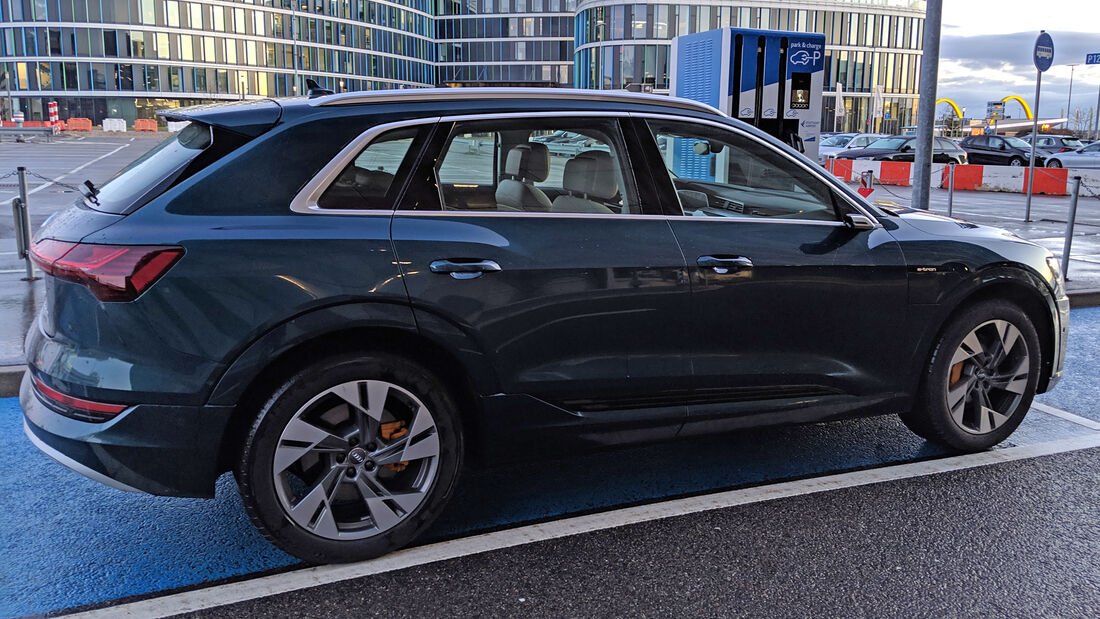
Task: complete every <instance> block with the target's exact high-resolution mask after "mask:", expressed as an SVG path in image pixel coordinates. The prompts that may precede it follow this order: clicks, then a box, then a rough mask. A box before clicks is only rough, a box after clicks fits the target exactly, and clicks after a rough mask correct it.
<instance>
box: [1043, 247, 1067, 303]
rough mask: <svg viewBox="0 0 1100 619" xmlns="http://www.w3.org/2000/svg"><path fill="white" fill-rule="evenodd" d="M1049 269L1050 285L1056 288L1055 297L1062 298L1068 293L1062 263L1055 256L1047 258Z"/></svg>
mask: <svg viewBox="0 0 1100 619" xmlns="http://www.w3.org/2000/svg"><path fill="white" fill-rule="evenodd" d="M1047 268H1048V269H1050V279H1051V282H1050V284H1051V286H1053V287H1054V296H1055V297H1056V298H1061V297H1062V295H1064V294H1065V293H1066V278H1065V275H1063V274H1062V262H1061V261H1060V260H1058V258H1057V257H1055V256H1047Z"/></svg>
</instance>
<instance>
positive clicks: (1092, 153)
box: [1047, 142, 1100, 168]
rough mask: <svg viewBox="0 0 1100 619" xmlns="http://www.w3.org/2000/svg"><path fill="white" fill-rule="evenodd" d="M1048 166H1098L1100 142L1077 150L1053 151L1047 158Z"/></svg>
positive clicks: (1099, 164)
mask: <svg viewBox="0 0 1100 619" xmlns="http://www.w3.org/2000/svg"><path fill="white" fill-rule="evenodd" d="M1047 167H1048V168H1100V142H1093V143H1092V144H1089V145H1088V146H1082V147H1081V148H1078V149H1077V150H1073V151H1069V152H1066V153H1055V154H1053V155H1051V156H1050V158H1049V159H1047Z"/></svg>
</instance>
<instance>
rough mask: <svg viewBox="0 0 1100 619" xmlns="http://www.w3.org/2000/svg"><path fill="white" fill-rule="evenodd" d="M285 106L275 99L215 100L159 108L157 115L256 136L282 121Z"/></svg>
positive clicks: (171, 119) (252, 136)
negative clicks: (223, 101) (202, 103)
mask: <svg viewBox="0 0 1100 619" xmlns="http://www.w3.org/2000/svg"><path fill="white" fill-rule="evenodd" d="M282 114H283V108H282V106H280V105H279V104H278V103H276V102H275V101H273V100H271V99H261V100H257V101H247V102H239V103H238V102H234V103H211V104H208V105H194V106H191V107H183V108H173V109H167V110H159V111H158V112H157V116H160V117H162V118H164V120H170V121H177V122H180V121H191V120H193V121H196V122H201V123H203V124H206V125H211V126H214V127H218V128H221V129H226V130H229V131H232V132H234V133H239V134H241V135H244V136H247V137H249V138H254V137H256V136H258V135H260V134H262V133H264V132H266V131H267V130H268V129H271V128H272V127H274V126H275V124H276V123H278V122H279V118H280V117H281V116H282Z"/></svg>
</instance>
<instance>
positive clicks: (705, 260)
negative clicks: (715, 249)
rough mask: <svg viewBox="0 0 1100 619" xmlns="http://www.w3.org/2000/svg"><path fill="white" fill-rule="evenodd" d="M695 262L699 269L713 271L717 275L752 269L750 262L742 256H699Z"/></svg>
mask: <svg viewBox="0 0 1100 619" xmlns="http://www.w3.org/2000/svg"><path fill="white" fill-rule="evenodd" d="M697 262H698V264H699V268H701V269H714V272H715V273H717V274H719V275H725V274H726V273H729V272H730V271H740V270H742V269H751V268H752V260H749V259H748V258H746V257H744V256H699V260H697Z"/></svg>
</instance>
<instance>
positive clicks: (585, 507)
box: [0, 309, 1100, 617]
mask: <svg viewBox="0 0 1100 619" xmlns="http://www.w3.org/2000/svg"><path fill="white" fill-rule="evenodd" d="M1098 338H1100V309H1087V310H1075V311H1074V312H1073V327H1072V333H1071V341H1070V357H1069V364H1068V371H1067V376H1066V378H1065V379H1064V381H1063V383H1062V384H1061V385H1059V387H1058V389H1057V390H1056V391H1055V392H1054V393H1052V394H1049V395H1048V396H1044V397H1043V398H1042V400H1043V401H1044V402H1046V403H1047V404H1050V405H1052V406H1057V407H1060V408H1065V409H1067V410H1070V411H1072V412H1074V413H1075V414H1078V415H1082V416H1088V417H1091V418H1093V419H1096V418H1097V417H1098V411H1100V407H1097V406H1096V404H1095V402H1092V401H1090V398H1093V397H1094V395H1093V394H1094V392H1095V379H1096V375H1095V367H1096V366H1095V362H1096V358H1095V357H1096V355H1097V350H1098V349H1097V344H1100V341H1098ZM1083 432H1091V430H1088V429H1086V428H1083V427H1082V426H1080V425H1076V424H1073V423H1070V422H1067V421H1064V420H1061V419H1058V418H1055V417H1052V416H1049V415H1045V414H1042V413H1040V412H1038V411H1034V410H1033V411H1032V412H1031V413H1030V414H1029V416H1028V418H1027V420H1026V421H1025V422H1024V424H1023V425H1022V426H1021V428H1020V429H1019V430H1018V431H1017V433H1016V434H1014V435H1013V437H1012V439H1011V442H1012V444H1017V445H1019V444H1029V443H1036V442H1042V441H1048V440H1055V439H1059V438H1066V437H1069V436H1074V435H1079V434H1081V433H1083ZM0 440H2V441H3V444H4V445H5V446H6V449H5V450H3V451H2V452H0V548H2V549H3V560H2V561H0V616H3V617H9V616H21V615H26V614H33V613H45V612H50V611H56V610H61V609H65V608H72V607H76V606H81V605H86V604H93V603H98V602H104V601H109V600H114V599H118V598H124V597H129V596H136V595H143V594H149V593H155V592H159V591H165V590H170V589H175V588H179V587H186V586H192V585H196V584H200V583H204V582H208V581H212V580H220V579H225V578H233V577H240V576H244V575H248V574H252V573H255V572H261V571H265V570H274V569H280V568H286V567H288V566H293V565H294V564H295V563H296V560H295V559H293V558H292V557H290V556H288V555H285V554H283V553H282V552H281V551H279V550H277V549H275V548H274V547H273V546H271V545H270V544H268V543H267V542H266V541H265V540H264V539H263V538H262V537H261V536H260V535H259V534H258V533H257V532H256V531H255V529H254V528H253V527H252V525H251V523H250V522H249V521H248V518H247V516H246V515H245V513H244V510H243V508H242V506H241V502H240V499H239V498H238V496H237V489H236V484H235V482H234V481H233V479H232V477H231V476H229V475H226V476H223V478H222V479H221V480H219V483H218V487H217V496H216V498H215V499H213V500H209V501H204V500H196V499H174V498H163V497H153V496H148V495H141V494H132V493H126V492H121V491H117V490H113V489H111V488H108V487H106V486H103V485H100V484H98V483H96V482H93V481H90V480H87V479H85V478H84V477H82V476H80V475H78V474H76V473H73V472H70V471H69V470H67V469H65V468H64V467H62V466H61V465H58V464H56V463H54V462H53V461H51V460H50V459H49V458H47V457H46V456H44V455H42V454H41V453H39V452H38V450H37V449H35V448H34V447H33V446H32V445H31V444H30V442H29V441H28V440H27V439H26V438H25V437H24V436H23V430H22V421H21V414H20V411H19V405H18V401H17V400H16V399H15V398H7V399H0ZM942 454H943V452H942V451H941V450H940V449H939V448H937V447H935V446H932V445H930V444H928V443H925V442H924V441H922V440H921V439H919V438H917V437H915V436H914V435H912V434H911V433H909V432H908V430H906V429H905V428H904V426H902V425H901V423H900V422H899V421H898V420H897V419H896V418H894V417H882V418H874V419H863V420H854V421H847V422H840V423H831V424H818V425H809V426H799V427H787V428H771V429H766V430H758V431H749V432H742V433H740V434H736V435H732V436H727V437H719V438H711V439H705V440H691V441H681V442H677V443H670V444H663V445H654V446H647V447H641V448H633V449H627V450H619V451H615V452H610V453H603V454H593V455H586V456H581V457H577V458H572V459H568V460H553V461H545V462H537V463H529V464H522V465H512V466H507V467H498V468H491V469H487V470H480V471H473V472H471V473H470V474H468V475H466V476H465V477H464V478H463V479H462V481H461V484H460V488H459V490H458V491H457V492H456V496H455V499H454V501H453V502H452V505H451V506H450V507H449V508H448V510H447V511H446V512H445V513H444V515H443V516H442V517H441V518H440V520H439V522H438V523H437V524H436V526H435V527H434V529H433V530H432V532H431V533H430V534H429V535H428V536H427V539H425V540H424V541H425V542H429V541H433V540H439V539H443V538H448V537H455V536H460V535H465V534H469V533H471V532H474V531H482V530H486V529H492V528H496V527H502V526H507V525H512V524H516V523H521V522H529V521H532V520H540V519H547V518H554V517H558V516H562V515H565V514H576V513H580V512H585V511H591V510H600V509H608V508H613V507H617V506H622V505H627V504H632V503H639V502H647V501H654V500H659V499H662V498H665V497H671V496H680V495H685V494H692V493H700V492H706V491H712V490H716V489H721V488H729V487H736V486H740V485H746V484H755V483H762V482H769V481H774V480H779V479H787V478H792V477H799V476H808V475H818V474H823V473H828V472H834V471H838V470H845V469H852V468H858V467H868V466H877V465H882V464H889V463H895V462H903V461H909V460H913V459H919V458H928V457H936V456H939V455H942Z"/></svg>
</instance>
